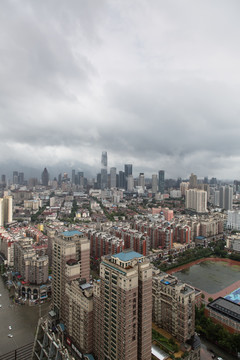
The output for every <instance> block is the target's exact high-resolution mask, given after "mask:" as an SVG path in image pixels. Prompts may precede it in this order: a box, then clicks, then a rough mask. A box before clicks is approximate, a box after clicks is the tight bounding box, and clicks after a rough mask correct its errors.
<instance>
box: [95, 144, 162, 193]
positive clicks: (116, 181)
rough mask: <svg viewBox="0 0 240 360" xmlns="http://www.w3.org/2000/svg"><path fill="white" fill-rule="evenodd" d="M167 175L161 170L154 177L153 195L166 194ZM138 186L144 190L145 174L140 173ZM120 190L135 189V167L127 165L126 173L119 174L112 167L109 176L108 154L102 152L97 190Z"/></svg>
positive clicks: (125, 166)
mask: <svg viewBox="0 0 240 360" xmlns="http://www.w3.org/2000/svg"><path fill="white" fill-rule="evenodd" d="M164 176H165V173H164V170H159V172H158V175H157V174H153V175H152V193H153V194H156V193H158V192H159V193H161V194H164V188H165V179H164ZM137 185H138V186H139V187H141V188H142V189H144V188H145V178H144V173H140V174H139V176H138V180H137ZM116 187H117V188H120V189H125V190H126V191H129V192H131V191H133V190H134V187H135V181H134V177H133V165H132V164H125V165H124V171H122V170H120V171H119V173H117V169H116V167H111V168H110V172H109V174H108V156H107V152H106V151H103V152H102V158H101V172H100V173H99V174H97V188H98V189H102V190H104V189H107V188H116Z"/></svg>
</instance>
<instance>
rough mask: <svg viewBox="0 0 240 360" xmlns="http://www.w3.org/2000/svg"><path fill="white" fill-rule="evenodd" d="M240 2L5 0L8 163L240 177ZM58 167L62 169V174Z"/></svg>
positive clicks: (1, 99) (1, 101) (0, 85)
mask: <svg viewBox="0 0 240 360" xmlns="http://www.w3.org/2000/svg"><path fill="white" fill-rule="evenodd" d="M239 10H240V5H239V2H238V1H237V0H230V2H228V4H226V2H225V1H217V0H213V1H211V2H209V1H207V0H204V1H200V0H199V1H195V2H194V3H193V2H192V1H189V0H184V1H181V2H179V1H177V0H170V1H167V2H166V1H163V0H162V1H157V0H153V1H151V2H149V1H147V0H139V1H132V2H129V1H127V0H123V1H114V2H113V1H110V0H109V1H107V0H106V1H97V0H93V1H83V0H78V1H77V0H71V1H70V2H66V1H64V0H58V1H57V0H55V1H51V2H46V1H45V2H43V1H41V2H33V1H30V0H29V1H27V0H26V1H23V2H21V3H20V2H19V3H18V2H15V1H13V0H10V1H9V0H8V1H7V0H6V1H2V3H1V13H0V34H1V35H0V80H1V81H0V118H1V127H0V136H1V143H0V164H1V166H0V169H1V167H2V172H3V171H4V170H5V168H6V164H7V165H8V168H10V167H11V165H12V166H13V167H14V166H15V167H16V166H19V167H21V166H22V167H28V168H31V167H32V168H34V169H38V168H42V167H44V166H49V167H52V169H58V170H59V171H60V170H61V169H62V171H64V169H67V168H71V167H73V168H76V169H83V170H84V169H85V170H86V171H88V173H91V174H96V172H98V171H99V168H100V157H101V152H102V150H107V151H108V155H109V165H110V166H117V167H118V169H119V170H120V169H122V168H123V165H124V163H128V162H132V163H133V164H134V168H135V169H136V171H140V170H141V171H144V172H145V173H146V175H148V176H150V175H151V174H152V173H156V172H157V171H158V170H159V169H165V170H166V175H167V176H168V177H178V176H182V177H187V176H189V174H190V173H191V172H195V173H197V174H198V176H199V177H202V176H206V175H208V176H210V177H211V176H217V177H219V178H238V176H239V170H238V163H239V150H240V145H239V144H240V143H239V140H238V138H239V130H240V122H239V115H240V104H239V101H238V94H239V90H240V85H239V84H240V72H239V55H240V50H239V47H238V38H239V32H240V24H239V20H238V16H237V14H238V13H239ZM56 171H57V170H56Z"/></svg>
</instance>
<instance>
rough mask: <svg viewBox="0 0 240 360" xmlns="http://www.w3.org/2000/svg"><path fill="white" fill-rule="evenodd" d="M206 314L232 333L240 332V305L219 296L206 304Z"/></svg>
mask: <svg viewBox="0 0 240 360" xmlns="http://www.w3.org/2000/svg"><path fill="white" fill-rule="evenodd" d="M205 315H206V316H208V317H210V318H211V319H212V321H213V322H214V323H216V324H221V325H222V326H223V327H224V328H225V329H226V330H228V331H229V332H230V333H240V305H238V304H236V303H234V302H232V301H230V300H227V299H224V298H223V297H219V298H217V299H215V300H213V301H212V302H210V303H209V304H208V305H207V306H206V308H205Z"/></svg>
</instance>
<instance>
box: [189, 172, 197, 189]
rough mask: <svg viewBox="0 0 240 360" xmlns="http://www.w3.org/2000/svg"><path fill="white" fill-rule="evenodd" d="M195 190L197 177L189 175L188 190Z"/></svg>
mask: <svg viewBox="0 0 240 360" xmlns="http://www.w3.org/2000/svg"><path fill="white" fill-rule="evenodd" d="M196 188H197V175H194V174H193V173H192V174H191V176H190V178H189V189H196Z"/></svg>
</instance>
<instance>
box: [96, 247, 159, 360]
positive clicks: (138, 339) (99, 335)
mask: <svg viewBox="0 0 240 360" xmlns="http://www.w3.org/2000/svg"><path fill="white" fill-rule="evenodd" d="M100 279H101V280H100V282H96V284H95V290H94V299H95V300H94V306H95V310H94V311H95V314H94V324H95V325H94V354H96V355H97V358H98V360H105V359H114V360H115V359H118V360H129V359H131V360H143V359H144V360H150V359H151V345H152V268H151V265H150V262H149V260H148V259H146V258H145V257H144V256H143V255H141V254H139V253H136V252H134V251H129V252H122V253H119V254H116V255H113V256H107V257H104V258H103V261H102V262H101V265H100ZM95 320H96V321H95Z"/></svg>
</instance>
